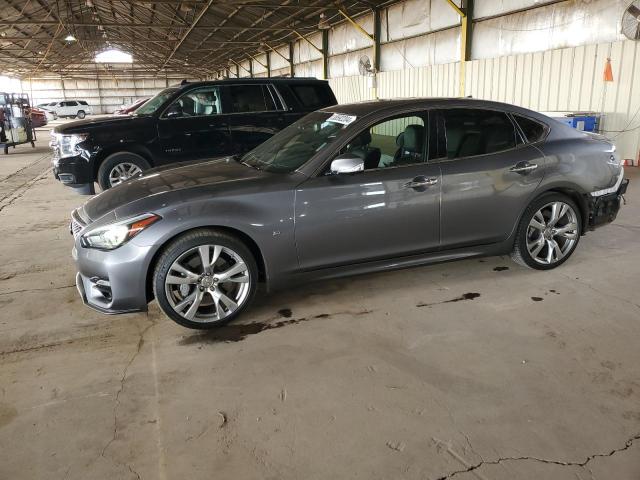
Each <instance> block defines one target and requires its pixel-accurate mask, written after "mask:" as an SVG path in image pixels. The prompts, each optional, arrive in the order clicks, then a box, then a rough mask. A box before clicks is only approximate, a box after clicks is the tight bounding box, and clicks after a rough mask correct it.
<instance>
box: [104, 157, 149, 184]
mask: <svg viewBox="0 0 640 480" xmlns="http://www.w3.org/2000/svg"><path fill="white" fill-rule="evenodd" d="M140 172H142V169H141V168H140V167H139V166H137V165H135V164H133V163H128V162H123V163H119V164H117V165H116V166H114V167H113V168H112V169H111V171H110V172H109V184H110V185H111V186H112V187H115V186H116V185H119V184H121V183H122V182H124V181H126V180H129V179H130V178H131V177H133V176H135V175H137V174H138V173H140Z"/></svg>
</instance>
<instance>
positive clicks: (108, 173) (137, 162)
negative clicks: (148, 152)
mask: <svg viewBox="0 0 640 480" xmlns="http://www.w3.org/2000/svg"><path fill="white" fill-rule="evenodd" d="M149 168H151V165H149V162H147V161H146V160H145V159H144V158H142V157H141V156H140V155H137V154H135V153H131V152H118V153H114V154H113V155H109V156H108V157H107V158H105V160H104V162H102V165H100V169H99V170H98V183H99V184H100V188H102V190H107V189H109V188H111V187H115V186H116V185H120V184H121V183H122V182H124V181H127V180H129V179H130V178H131V177H133V176H135V175H137V174H139V173H140V172H143V171H144V170H148V169H149Z"/></svg>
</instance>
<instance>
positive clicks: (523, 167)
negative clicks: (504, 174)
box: [509, 162, 538, 174]
mask: <svg viewBox="0 0 640 480" xmlns="http://www.w3.org/2000/svg"><path fill="white" fill-rule="evenodd" d="M536 168H538V164H537V163H529V162H518V163H516V164H515V165H514V166H513V167H511V168H510V169H509V171H510V172H514V173H522V174H527V173H529V172H533V171H534V170H535V169H536Z"/></svg>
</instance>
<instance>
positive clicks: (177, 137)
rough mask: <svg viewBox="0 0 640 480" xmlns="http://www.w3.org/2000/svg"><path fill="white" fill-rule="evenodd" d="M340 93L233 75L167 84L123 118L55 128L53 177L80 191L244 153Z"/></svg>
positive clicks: (322, 86)
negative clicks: (155, 169) (168, 166)
mask: <svg viewBox="0 0 640 480" xmlns="http://www.w3.org/2000/svg"><path fill="white" fill-rule="evenodd" d="M335 104H336V98H335V96H334V94H333V92H332V91H331V88H330V87H329V83H328V82H326V81H324V80H316V79H310V78H277V79H276V78H263V79H248V78H243V79H233V80H221V81H213V82H198V83H183V84H181V85H177V86H174V87H170V88H167V89H165V90H163V91H162V92H160V93H158V95H156V96H155V97H153V98H152V99H150V100H149V101H148V102H147V103H145V104H144V105H143V106H142V107H140V108H138V109H137V110H136V111H135V112H133V113H132V114H131V115H128V116H126V117H109V118H102V119H99V120H91V121H85V122H72V123H68V124H66V125H61V126H58V127H56V128H55V130H53V132H52V134H53V141H52V143H51V144H52V147H53V150H54V160H53V163H54V174H55V176H56V178H57V179H58V180H60V181H61V182H62V183H64V184H65V185H69V186H71V187H74V188H76V190H77V191H78V192H79V193H94V191H93V183H94V182H95V181H97V182H98V183H99V185H100V187H101V188H102V189H103V190H106V189H108V188H110V187H112V186H114V185H118V184H120V183H122V182H123V181H125V180H127V179H129V178H131V177H133V176H135V175H137V174H139V173H140V172H142V171H144V170H148V169H149V168H151V167H156V166H160V165H166V164H169V163H174V162H181V161H187V160H197V159H205V158H211V157H215V156H224V155H229V154H232V153H236V152H246V151H248V150H250V149H252V148H254V147H256V146H257V145H259V144H261V143H262V142H264V141H265V140H266V139H268V138H269V137H271V136H272V135H273V134H274V133H276V132H278V131H279V130H281V129H283V128H284V127H286V126H288V125H290V124H291V123H293V122H294V121H295V120H297V119H299V118H300V117H302V116H304V115H306V114H307V113H309V112H311V111H314V110H317V109H319V108H323V107H326V106H329V105H335Z"/></svg>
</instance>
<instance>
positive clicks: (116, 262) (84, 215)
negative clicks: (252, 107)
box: [71, 99, 628, 329]
mask: <svg viewBox="0 0 640 480" xmlns="http://www.w3.org/2000/svg"><path fill="white" fill-rule="evenodd" d="M627 184H628V180H626V179H624V178H623V169H622V167H621V162H620V157H619V155H618V154H617V153H616V151H615V147H614V146H613V145H612V144H611V143H610V142H609V141H607V140H605V139H603V138H601V137H596V136H593V135H592V134H586V133H583V132H579V131H577V130H574V129H573V128H571V127H569V126H566V125H564V124H561V123H559V122H557V121H555V120H553V119H550V118H548V117H545V116H544V115H541V114H539V113H536V112H533V111H530V110H526V109H524V108H520V107H515V106H512V105H507V104H502V103H494V102H488V101H480V100H471V99H424V100H420V99H411V100H408V99H407V100H396V101H378V102H370V103H361V104H352V105H339V106H335V107H330V108H325V109H323V110H320V111H318V112H314V113H312V114H310V115H308V116H306V117H304V118H303V119H301V120H299V121H297V122H296V123H294V124H293V125H291V126H289V127H287V128H285V129H284V130H283V131H281V132H280V133H278V134H277V135H275V136H273V137H271V138H270V139H269V140H267V141H266V142H264V143H263V144H261V145H260V146H258V147H257V148H255V149H253V150H251V151H250V152H247V153H245V154H244V155H237V156H233V157H226V158H221V159H216V160H212V161H209V162H204V163H199V164H187V165H182V166H174V167H173V168H169V167H167V168H164V169H156V170H153V171H150V172H149V173H147V174H146V175H143V176H140V177H138V178H135V179H132V180H130V181H129V182H125V183H123V184H122V185H119V186H117V187H116V188H113V189H111V190H108V191H106V192H103V193H101V194H100V195H98V196H96V197H95V198H93V199H91V200H90V201H88V202H87V203H86V204H85V205H84V206H83V207H81V208H79V209H77V210H76V211H74V212H73V214H72V222H71V231H72V232H73V234H74V236H75V245H74V249H73V256H74V259H75V261H76V264H77V269H78V273H77V277H76V282H77V286H78V290H79V292H80V294H81V295H82V298H83V300H84V302H85V303H87V304H88V305H89V306H91V307H93V308H95V309H97V310H100V311H102V312H106V313H123V312H133V311H140V310H145V309H146V308H147V303H148V302H149V301H150V300H151V299H152V298H153V297H155V298H156V300H157V301H158V304H159V305H160V307H161V308H162V310H163V311H164V313H165V314H166V315H167V316H169V317H170V318H172V319H173V320H175V321H176V322H177V323H179V324H180V325H183V326H185V327H189V328H201V329H206V328H211V327H215V326H217V325H221V324H223V323H224V322H227V321H229V320H231V319H233V318H236V317H237V316H238V315H239V314H240V312H242V311H243V310H244V309H245V308H247V306H248V305H249V303H250V301H251V299H252V297H253V296H254V294H255V292H256V287H257V285H258V282H265V283H266V284H267V287H268V288H269V289H272V288H279V287H283V286H286V285H292V284H299V283H300V282H302V281H306V280H310V279H327V278H334V277H338V276H343V275H348V274H359V273H365V272H374V271H382V270H389V269H392V268H400V267H409V266H416V265H421V264H428V263H434V262H442V261H447V260H454V259H462V258H469V257H474V256H482V255H503V254H509V253H510V254H511V256H512V257H513V259H514V260H515V261H517V262H518V263H520V264H522V265H525V266H528V267H531V268H534V269H538V270H548V269H552V268H555V267H558V266H559V265H562V264H563V263H564V262H565V261H567V259H568V258H569V257H570V256H571V254H572V253H573V252H574V250H575V248H576V247H577V245H578V241H579V239H580V236H581V235H583V234H584V233H585V232H586V231H587V230H590V229H593V228H595V227H598V226H600V225H603V224H605V223H608V222H611V221H613V220H614V219H615V217H616V215H617V213H618V210H619V208H620V204H621V197H622V195H623V194H624V193H625V191H626V188H627Z"/></svg>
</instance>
